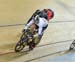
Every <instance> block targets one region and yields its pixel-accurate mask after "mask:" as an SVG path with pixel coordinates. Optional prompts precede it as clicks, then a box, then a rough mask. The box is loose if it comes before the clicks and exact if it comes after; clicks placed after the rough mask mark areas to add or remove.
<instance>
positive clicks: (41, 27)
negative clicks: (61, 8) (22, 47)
mask: <svg viewBox="0 0 75 62" xmlns="http://www.w3.org/2000/svg"><path fill="white" fill-rule="evenodd" d="M53 17H54V12H53V11H52V10H51V9H43V10H36V11H35V13H33V15H32V16H31V18H30V19H29V21H28V22H27V24H26V25H25V27H24V29H23V31H26V30H27V29H28V28H29V27H30V26H32V25H33V27H32V28H34V27H35V26H34V25H36V26H37V27H36V28H37V30H38V31H37V35H34V36H35V37H36V39H35V41H33V45H31V44H30V45H29V48H30V49H33V48H34V47H35V46H36V45H37V44H38V43H39V42H40V40H41V38H42V36H43V34H44V31H45V30H46V29H47V27H48V23H49V21H50V20H51V19H52V18H53Z"/></svg>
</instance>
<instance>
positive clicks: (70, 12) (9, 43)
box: [0, 0, 75, 62]
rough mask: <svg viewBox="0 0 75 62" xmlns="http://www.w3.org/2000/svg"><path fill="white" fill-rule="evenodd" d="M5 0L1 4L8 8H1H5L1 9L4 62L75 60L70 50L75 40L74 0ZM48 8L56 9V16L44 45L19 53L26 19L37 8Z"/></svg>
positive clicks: (0, 45) (0, 59) (1, 57)
mask: <svg viewBox="0 0 75 62" xmlns="http://www.w3.org/2000/svg"><path fill="white" fill-rule="evenodd" d="M0 1H1V0H0ZM1 2H2V4H1V5H4V6H1V5H0V7H3V8H5V9H3V8H2V9H1V8H0V9H1V10H5V11H0V12H1V14H0V42H1V43H0V62H74V61H75V59H74V57H75V51H68V49H69V46H70V44H71V43H72V41H73V40H74V39H75V17H74V15H75V12H74V10H75V8H74V7H75V1H74V0H72V1H71V0H66V1H64V0H61V1H60V0H49V1H46V0H45V1H42V0H40V1H32V0H29V1H28V0H25V1H24V0H23V1H18V0H16V1H15V0H13V1H9V0H7V1H5V0H3V1H1ZM70 2H71V3H70ZM13 3H14V5H13ZM32 3H33V5H32ZM39 3H40V4H39ZM41 3H42V4H41ZM34 5H35V6H34ZM46 7H47V8H52V9H53V10H54V11H55V17H54V19H52V21H51V22H50V23H49V26H48V29H47V30H46V32H45V34H44V36H43V38H42V40H41V42H40V44H39V45H38V46H37V47H36V48H35V49H34V50H33V51H31V52H25V51H23V52H20V53H15V52H14V46H15V44H16V42H17V41H18V40H19V37H20V35H21V30H22V29H23V27H24V23H25V20H28V18H29V17H30V16H31V14H32V12H33V11H34V10H36V9H37V8H40V9H42V8H46ZM8 9H9V10H8ZM30 10H31V11H30ZM29 11H30V12H29Z"/></svg>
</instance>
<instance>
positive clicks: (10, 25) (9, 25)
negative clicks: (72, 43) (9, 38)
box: [0, 20, 75, 27]
mask: <svg viewBox="0 0 75 62" xmlns="http://www.w3.org/2000/svg"><path fill="white" fill-rule="evenodd" d="M68 22H75V20H69V21H54V22H49V23H68ZM22 25H25V24H24V23H22V24H8V25H0V27H12V26H22Z"/></svg>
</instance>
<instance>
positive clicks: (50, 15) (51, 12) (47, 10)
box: [44, 9, 54, 21]
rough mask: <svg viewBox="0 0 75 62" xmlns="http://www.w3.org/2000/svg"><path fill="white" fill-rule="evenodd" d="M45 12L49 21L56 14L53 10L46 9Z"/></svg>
mask: <svg viewBox="0 0 75 62" xmlns="http://www.w3.org/2000/svg"><path fill="white" fill-rule="evenodd" d="M44 11H45V12H46V13H47V19H48V21H49V20H50V19H52V18H53V17H54V12H53V11H52V10H51V9H44Z"/></svg>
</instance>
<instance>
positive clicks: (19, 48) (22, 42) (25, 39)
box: [15, 37, 28, 52]
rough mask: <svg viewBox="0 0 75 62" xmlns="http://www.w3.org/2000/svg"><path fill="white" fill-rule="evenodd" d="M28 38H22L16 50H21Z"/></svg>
mask: <svg viewBox="0 0 75 62" xmlns="http://www.w3.org/2000/svg"><path fill="white" fill-rule="evenodd" d="M27 41H28V38H26V37H25V38H21V39H20V41H18V43H17V44H16V46H15V52H20V51H21V50H23V48H24V47H25V46H26V45H27Z"/></svg>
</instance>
